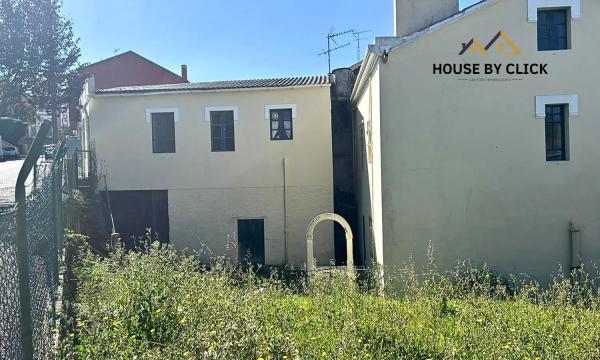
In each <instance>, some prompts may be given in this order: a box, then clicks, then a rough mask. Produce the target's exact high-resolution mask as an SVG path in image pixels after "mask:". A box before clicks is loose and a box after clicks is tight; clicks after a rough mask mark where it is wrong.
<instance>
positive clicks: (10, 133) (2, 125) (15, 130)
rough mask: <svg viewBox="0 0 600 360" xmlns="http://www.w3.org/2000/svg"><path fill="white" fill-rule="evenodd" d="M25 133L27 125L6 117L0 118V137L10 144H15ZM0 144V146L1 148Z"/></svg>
mask: <svg viewBox="0 0 600 360" xmlns="http://www.w3.org/2000/svg"><path fill="white" fill-rule="evenodd" d="M25 132H27V124H26V123H24V122H22V121H20V120H17V119H11V118H7V117H0V137H1V138H2V140H4V141H7V142H9V143H11V144H16V143H17V142H18V141H19V139H21V138H22V137H23V135H25ZM1 145H2V144H0V146H1Z"/></svg>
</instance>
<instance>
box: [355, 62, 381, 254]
mask: <svg viewBox="0 0 600 360" xmlns="http://www.w3.org/2000/svg"><path fill="white" fill-rule="evenodd" d="M380 104H381V98H380V74H379V70H378V69H375V71H374V74H373V77H372V79H371V82H370V83H369V85H368V87H367V88H366V89H365V91H364V93H363V94H362V96H360V97H359V98H358V101H357V102H356V105H355V107H356V111H355V114H354V116H355V126H356V129H355V134H357V139H356V140H355V142H356V144H357V145H358V149H359V151H357V153H356V161H357V163H358V164H357V165H358V166H357V177H358V182H357V183H358V189H357V199H358V222H359V224H358V226H359V236H361V237H363V239H364V245H365V246H364V247H365V249H362V252H363V256H364V257H365V259H366V263H367V264H370V265H374V264H375V263H379V264H383V251H384V249H383V213H382V199H381V173H382V172H381V141H379V139H380V138H381V115H380Z"/></svg>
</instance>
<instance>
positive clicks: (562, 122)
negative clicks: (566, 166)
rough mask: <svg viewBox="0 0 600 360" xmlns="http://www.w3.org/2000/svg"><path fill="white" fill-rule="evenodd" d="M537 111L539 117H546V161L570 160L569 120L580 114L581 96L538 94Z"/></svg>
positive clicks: (536, 99)
mask: <svg viewBox="0 0 600 360" xmlns="http://www.w3.org/2000/svg"><path fill="white" fill-rule="evenodd" d="M535 113H536V117H537V118H544V120H545V121H544V130H545V140H546V141H545V142H546V161H548V162H554V161H568V160H570V154H569V146H570V141H569V121H570V118H571V117H572V116H577V115H578V114H579V97H578V96H577V95H547V96H536V98H535Z"/></svg>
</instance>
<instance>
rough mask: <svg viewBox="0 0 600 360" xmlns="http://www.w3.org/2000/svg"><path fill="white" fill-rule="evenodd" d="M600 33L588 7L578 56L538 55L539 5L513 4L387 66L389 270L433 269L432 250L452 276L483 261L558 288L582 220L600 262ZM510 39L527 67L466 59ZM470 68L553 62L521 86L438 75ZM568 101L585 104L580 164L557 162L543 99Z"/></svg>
mask: <svg viewBox="0 0 600 360" xmlns="http://www.w3.org/2000/svg"><path fill="white" fill-rule="evenodd" d="M598 24H600V2H598V1H596V0H582V17H581V19H579V20H574V21H572V24H571V28H572V49H571V50H565V51H550V52H538V51H537V24H536V23H530V22H528V20H527V0H501V1H498V2H497V3H495V4H493V5H491V6H489V7H487V8H484V9H482V10H480V11H479V12H477V13H474V14H473V15H471V16H468V17H464V18H462V19H460V20H459V21H457V22H454V23H452V24H450V25H448V26H446V27H443V28H442V29H440V30H437V31H434V32H432V33H430V34H428V35H425V36H423V37H422V38H420V39H418V40H416V41H414V42H412V43H409V44H407V45H404V46H402V47H400V48H398V49H396V50H392V52H391V54H390V56H389V59H388V62H387V64H383V63H380V66H379V74H378V76H377V77H374V79H379V80H380V82H381V85H380V89H381V95H380V96H381V100H380V101H381V137H380V138H379V139H376V140H375V141H380V143H381V157H382V165H381V166H382V169H381V174H382V190H381V191H382V199H383V203H382V209H383V210H382V211H383V216H382V221H383V244H384V263H385V264H386V265H389V266H395V265H401V264H402V263H403V262H404V261H407V260H409V258H410V257H411V256H413V257H414V259H415V261H416V262H417V265H419V266H420V265H424V264H425V262H426V252H427V246H428V243H429V242H430V241H431V242H432V243H433V244H434V246H435V250H436V257H437V261H438V265H439V266H440V268H442V269H448V268H450V267H452V266H453V265H454V264H455V263H456V261H457V260H471V261H472V262H473V263H474V264H477V265H481V264H483V263H487V264H489V266H490V267H491V268H492V269H494V270H497V271H500V272H504V273H528V274H531V275H533V276H535V277H536V278H538V279H540V280H542V281H547V280H549V275H550V273H551V272H556V271H557V270H558V267H559V264H560V265H562V266H563V267H564V268H568V267H569V256H570V247H569V243H570V239H569V221H570V220H571V219H573V220H574V221H575V223H576V224H577V225H579V226H580V227H581V229H582V239H583V255H584V260H586V261H594V262H600V241H599V239H600V181H598V180H599V179H600V166H598V164H600V147H599V146H600V142H599V141H598V139H599V138H600V116H599V114H600V101H598V99H600V88H599V87H598V79H600V70H599V68H598V61H597V59H598V55H600V42H598V40H597V35H596V28H597V25H598ZM499 30H502V31H503V32H504V33H505V34H506V35H508V36H509V37H510V38H511V39H512V40H513V41H514V42H515V43H516V44H517V45H518V46H519V47H520V49H521V50H522V55H521V56H520V57H514V56H508V55H504V54H497V53H495V52H493V51H492V52H491V53H490V54H489V55H488V56H487V57H484V56H482V55H480V54H468V55H464V56H459V55H458V53H459V51H460V50H461V43H464V42H468V40H469V39H471V38H472V37H477V38H478V39H479V40H480V41H481V42H482V43H484V46H485V43H487V42H488V41H489V40H491V38H492V37H493V36H494V35H495V34H496V33H497V32H498V31H499ZM465 62H471V63H475V62H479V63H484V62H493V63H504V64H506V63H509V62H517V63H548V64H549V65H548V70H549V71H550V74H549V75H544V76H532V75H524V76H514V77H513V78H522V80H518V81H460V80H459V79H460V78H465V76H455V75H433V74H432V68H433V64H434V63H456V64H460V63H465ZM467 77H468V76H467ZM477 77H484V78H485V76H477ZM502 78H507V77H506V76H503V77H502ZM559 94H577V95H578V96H579V116H572V117H570V118H569V120H568V121H569V138H570V149H569V152H570V161H567V162H546V159H545V128H544V119H543V118H536V116H535V96H537V95H559ZM359 108H360V105H359Z"/></svg>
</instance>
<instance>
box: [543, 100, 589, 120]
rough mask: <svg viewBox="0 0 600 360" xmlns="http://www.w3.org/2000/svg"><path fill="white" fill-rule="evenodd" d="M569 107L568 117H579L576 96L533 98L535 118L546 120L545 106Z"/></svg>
mask: <svg viewBox="0 0 600 360" xmlns="http://www.w3.org/2000/svg"><path fill="white" fill-rule="evenodd" d="M560 104H568V105H569V116H578V115H579V96H578V95H541V96H536V97H535V117H536V118H542V119H543V118H546V105H560Z"/></svg>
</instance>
